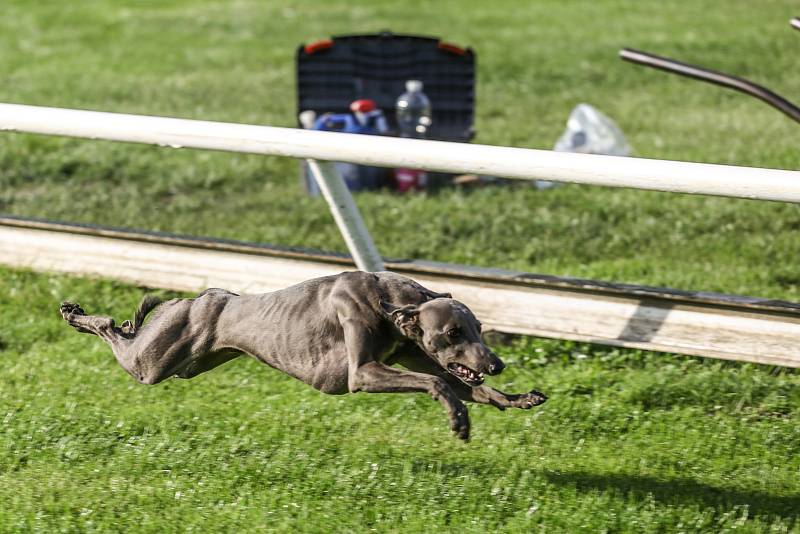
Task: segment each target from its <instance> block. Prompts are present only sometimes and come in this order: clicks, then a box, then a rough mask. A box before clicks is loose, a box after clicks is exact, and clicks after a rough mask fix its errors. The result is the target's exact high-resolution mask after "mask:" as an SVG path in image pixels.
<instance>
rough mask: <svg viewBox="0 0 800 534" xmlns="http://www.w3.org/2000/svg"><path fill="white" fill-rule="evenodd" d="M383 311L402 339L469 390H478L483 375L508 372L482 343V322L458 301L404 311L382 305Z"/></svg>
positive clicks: (437, 301)
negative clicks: (418, 349) (415, 345)
mask: <svg viewBox="0 0 800 534" xmlns="http://www.w3.org/2000/svg"><path fill="white" fill-rule="evenodd" d="M381 308H382V309H383V312H384V313H385V316H386V318H387V319H389V320H391V321H392V323H394V325H395V327H396V328H397V329H398V330H399V331H400V333H401V335H403V336H404V337H406V338H407V339H409V340H411V341H413V342H414V343H416V344H417V346H419V347H420V348H421V349H422V350H423V351H425V353H426V354H427V355H428V356H430V357H431V358H433V359H434V360H435V361H436V362H437V363H438V364H439V365H441V366H442V367H443V368H444V369H447V371H449V372H450V373H451V374H452V375H455V376H456V377H458V378H459V379H460V380H461V381H462V382H464V383H465V384H467V385H469V386H479V385H481V384H482V383H483V375H484V374H488V375H496V374H499V373H500V372H501V371H502V370H503V369H504V368H505V365H504V364H503V362H502V361H500V358H498V357H497V355H496V354H495V353H494V352H492V351H491V350H490V349H489V347H487V346H486V345H484V343H483V340H481V323H480V321H478V320H477V319H476V318H475V316H474V315H473V314H472V312H471V311H470V309H469V308H467V307H466V306H465V305H463V304H462V303H460V302H458V301H457V300H453V299H451V298H436V299H433V300H429V301H427V302H424V303H423V304H420V305H419V306H414V305H410V306H403V307H398V306H395V305H393V304H390V303H387V302H384V301H381Z"/></svg>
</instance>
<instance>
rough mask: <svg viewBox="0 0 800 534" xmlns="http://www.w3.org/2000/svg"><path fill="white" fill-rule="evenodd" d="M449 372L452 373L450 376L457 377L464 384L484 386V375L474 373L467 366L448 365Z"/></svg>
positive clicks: (458, 364)
mask: <svg viewBox="0 0 800 534" xmlns="http://www.w3.org/2000/svg"><path fill="white" fill-rule="evenodd" d="M447 370H448V371H450V374H452V375H455V376H457V377H458V378H459V379H460V380H461V381H462V382H464V383H465V384H468V385H470V386H480V385H481V384H483V373H479V372H478V371H473V370H472V369H470V368H469V367H467V366H466V365H461V364H460V363H448V364H447Z"/></svg>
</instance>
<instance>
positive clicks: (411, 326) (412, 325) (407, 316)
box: [380, 300, 422, 337]
mask: <svg viewBox="0 0 800 534" xmlns="http://www.w3.org/2000/svg"><path fill="white" fill-rule="evenodd" d="M380 307H381V311H382V312H383V314H384V317H386V318H387V319H389V320H390V321H392V322H393V323H394V324H395V326H396V327H397V328H399V329H400V331H401V332H402V333H403V334H404V335H405V336H406V337H418V336H420V335H422V330H421V329H420V327H419V325H418V324H417V323H418V322H419V321H418V320H419V308H417V307H416V306H414V305H413V304H409V305H408V306H395V305H394V304H392V303H391V302H386V301H385V300H381V301H380Z"/></svg>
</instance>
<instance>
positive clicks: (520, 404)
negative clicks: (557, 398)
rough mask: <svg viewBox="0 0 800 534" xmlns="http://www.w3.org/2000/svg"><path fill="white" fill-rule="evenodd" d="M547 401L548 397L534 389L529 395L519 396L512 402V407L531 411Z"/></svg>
mask: <svg viewBox="0 0 800 534" xmlns="http://www.w3.org/2000/svg"><path fill="white" fill-rule="evenodd" d="M546 401H547V395H545V394H544V393H541V392H539V391H536V390H535V389H532V390H531V391H530V392H529V393H523V394H521V395H517V397H516V398H515V399H514V400H512V401H511V406H513V407H514V408H522V409H523V410H530V409H531V408H533V407H534V406H539V405H540V404H544V403H545V402H546Z"/></svg>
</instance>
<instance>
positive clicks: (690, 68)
mask: <svg viewBox="0 0 800 534" xmlns="http://www.w3.org/2000/svg"><path fill="white" fill-rule="evenodd" d="M795 21H797V24H800V19H792V25H793V26H794V27H795V28H798V29H800V27H798V26H795ZM619 57H620V58H622V59H624V60H625V61H630V62H631V63H636V64H639V65H644V66H646V67H652V68H654V69H659V70H663V71H666V72H672V73H674V74H680V75H681V76H686V77H687V78H694V79H695V80H700V81H703V82H708V83H713V84H715V85H719V86H722V87H727V88H729V89H734V90H736V91H740V92H742V93H744V94H747V95H750V96H752V97H755V98H758V99H760V100H763V101H764V102H766V103H767V104H769V105H770V106H772V107H774V108H776V109H778V110H779V111H781V112H783V113H784V114H786V115H788V116H789V117H790V118H792V119H794V120H795V121H797V122H800V108H798V107H797V106H795V105H794V104H792V103H791V102H789V101H788V100H786V99H785V98H783V97H782V96H780V95H778V94H776V93H774V92H772V91H770V90H769V89H767V88H766V87H763V86H761V85H758V84H755V83H753V82H751V81H750V80H746V79H744V78H739V77H736V76H730V75H728V74H723V73H721V72H717V71H713V70H709V69H704V68H702V67H698V66H695V65H689V64H688V63H681V62H680V61H675V60H674V59H669V58H665V57H661V56H656V55H655V54H649V53H647V52H642V51H640V50H633V49H630V48H623V49H622V50H620V51H619Z"/></svg>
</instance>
